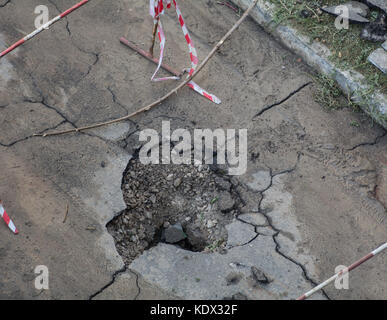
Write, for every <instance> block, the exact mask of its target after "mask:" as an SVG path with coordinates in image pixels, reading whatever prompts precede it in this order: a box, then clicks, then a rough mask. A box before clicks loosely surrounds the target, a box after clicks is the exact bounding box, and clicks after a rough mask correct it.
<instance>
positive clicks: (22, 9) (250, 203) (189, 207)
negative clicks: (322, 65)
mask: <svg viewBox="0 0 387 320" xmlns="http://www.w3.org/2000/svg"><path fill="white" fill-rule="evenodd" d="M51 2H52V3H55V4H56V6H57V7H58V8H59V9H60V10H61V11H63V10H64V9H66V8H67V7H69V5H68V4H69V2H68V1H59V0H56V1H54V0H52V1H51ZM70 2H71V1H70ZM39 4H42V3H41V1H37V0H36V1H35V0H33V1H31V0H28V1H27V0H20V4H19V2H18V3H16V2H15V3H14V1H11V2H10V3H9V4H7V5H6V6H5V7H1V8H0V18H1V19H4V21H7V28H5V29H4V30H3V31H2V35H0V38H1V40H2V42H0V44H1V45H3V44H2V43H3V40H4V43H7V44H8V43H12V42H13V40H16V39H18V38H19V37H20V34H19V31H16V30H24V31H27V30H30V29H32V28H33V19H32V18H31V17H32V16H33V14H32V13H33V9H34V7H35V6H36V5H39ZM180 6H181V9H182V12H183V14H184V17H185V19H186V23H187V25H188V27H189V30H190V31H191V35H192V38H193V41H194V43H195V45H196V47H197V49H198V53H199V60H202V59H203V58H204V57H205V55H206V54H207V53H208V52H209V51H210V50H211V48H212V46H213V45H214V44H215V43H216V42H217V41H218V40H219V39H220V38H221V36H222V35H223V34H225V33H226V32H227V31H228V29H229V28H230V27H231V26H232V24H233V23H234V22H235V21H236V20H237V19H238V16H237V15H236V14H235V12H234V11H233V10H231V9H229V8H227V7H225V6H221V5H218V4H217V1H215V0H214V1H204V0H198V1H189V2H188V1H181V5H180ZM49 8H50V14H51V15H54V14H57V13H58V12H57V11H58V10H56V9H55V6H54V5H52V4H49ZM11 17H12V18H11ZM163 23H164V27H165V30H166V35H167V50H166V58H165V61H166V62H167V63H168V64H170V65H172V66H174V67H176V68H183V67H186V66H187V65H189V59H188V54H187V48H186V44H185V42H184V37H183V35H182V33H181V29H180V26H179V24H178V21H177V18H176V14H175V13H174V12H173V11H168V12H167V13H166V15H165V16H164V17H163ZM151 30H152V21H151V18H150V17H149V15H148V3H146V2H139V1H134V0H127V1H123V0H121V1H114V3H113V2H108V1H101V0H94V1H90V2H89V4H87V5H86V6H84V7H83V8H82V9H80V10H79V11H77V12H76V13H74V14H72V15H70V16H69V17H68V18H67V19H66V20H65V21H62V22H58V24H56V25H55V26H53V27H51V28H50V30H47V31H45V32H44V33H42V34H41V35H39V36H38V37H37V38H35V39H34V40H31V41H30V42H28V43H26V44H25V45H23V46H21V47H20V48H19V49H18V50H17V51H16V52H15V53H13V54H11V55H8V56H7V57H6V59H5V60H3V59H2V60H1V63H0V68H1V71H2V72H0V89H1V91H0V106H1V108H0V109H1V112H0V122H1V123H2V124H3V126H4V130H3V131H2V134H1V135H0V150H1V154H0V155H1V159H2V162H3V163H5V164H6V165H4V166H2V167H1V168H0V173H1V176H3V177H6V178H5V179H4V181H3V182H2V183H1V184H0V194H1V197H2V200H3V201H5V202H6V204H7V207H6V208H7V211H9V212H10V213H13V219H14V220H15V222H16V223H17V224H18V225H21V227H20V228H21V232H20V235H19V236H18V238H16V240H15V238H13V237H12V236H11V235H8V233H6V232H5V231H6V229H2V230H1V233H0V236H1V240H2V243H4V244H5V245H4V248H3V249H6V250H9V251H8V253H7V254H6V256H5V258H2V259H5V261H4V263H3V261H2V265H4V266H5V267H4V268H2V270H1V271H0V273H1V274H0V276H1V277H0V278H1V279H6V281H4V282H3V283H1V284H2V285H3V287H2V294H3V295H2V297H4V296H6V297H22V298H29V297H35V295H36V292H35V291H34V289H33V285H32V284H31V283H29V282H28V283H24V282H22V281H21V280H20V274H27V275H30V272H31V270H33V268H34V267H35V266H36V265H38V264H44V263H47V264H50V272H51V270H52V274H55V279H54V281H56V283H55V285H53V286H52V289H51V290H50V292H43V293H42V294H41V295H40V296H39V298H73V297H74V292H76V293H77V294H78V296H77V297H78V298H88V297H90V296H93V295H94V294H95V292H103V291H104V290H105V289H106V288H108V287H110V285H111V284H112V283H114V282H115V281H118V279H120V277H116V276H117V275H118V274H120V273H122V272H124V271H122V270H124V269H123V265H122V260H121V257H120V256H119V255H118V253H119V254H121V255H122V258H123V259H124V261H125V263H126V265H127V266H128V265H130V262H131V261H133V259H134V258H136V257H138V256H139V255H141V253H143V254H144V253H146V252H149V251H150V250H148V249H150V248H151V247H152V246H155V245H156V244H157V242H158V241H160V240H161V237H160V230H161V229H163V228H164V226H165V223H166V222H168V223H169V224H173V223H176V222H180V223H181V224H182V225H183V228H184V231H185V232H186V233H187V235H188V240H187V242H185V243H180V244H179V245H180V246H181V247H184V248H185V249H189V250H193V251H196V252H195V253H198V252H197V251H200V252H201V253H204V254H206V255H207V256H206V257H212V255H213V254H214V255H215V254H217V252H214V251H219V252H221V253H222V257H223V256H225V255H227V252H225V250H226V251H227V250H228V249H227V248H225V242H226V241H227V240H228V234H227V232H226V225H228V224H229V223H230V222H231V221H232V220H233V219H235V218H236V219H239V218H240V216H241V215H242V214H254V215H257V216H259V217H260V220H263V221H264V223H263V224H262V225H261V223H256V224H253V225H254V230H255V233H256V234H257V241H256V242H257V243H258V244H261V245H266V244H267V246H266V247H265V248H262V247H261V249H262V252H264V253H265V254H266V253H267V255H266V256H265V259H263V260H264V262H265V267H266V268H267V269H269V270H265V272H264V273H265V274H266V275H267V276H268V277H269V276H270V281H271V280H273V282H270V284H269V287H268V289H267V290H268V291H270V290H271V289H270V285H273V284H275V283H276V281H279V280H282V278H281V277H282V276H283V275H286V274H287V268H284V269H279V268H280V266H289V265H291V266H292V270H298V271H299V273H296V272H294V273H293V274H294V275H298V274H300V276H299V279H298V278H297V279H286V281H285V283H281V286H283V289H281V290H282V291H281V292H280V294H282V296H281V295H279V296H280V297H285V295H283V294H284V293H285V292H290V291H289V289H288V288H287V287H292V288H293V290H292V292H294V294H296V292H297V291H299V290H298V289H297V285H298V282H297V281H302V284H305V282H306V283H308V284H309V285H310V286H311V285H312V284H313V283H317V282H320V281H323V280H325V279H326V278H328V277H330V276H331V275H332V274H333V272H334V270H335V267H336V266H337V265H339V264H349V263H351V262H353V261H355V260H357V259H359V258H360V257H362V256H363V255H365V254H367V253H368V252H370V251H371V250H373V249H375V248H376V246H377V245H379V244H381V243H382V242H385V241H386V219H385V217H386V208H385V207H386V203H387V195H386V191H385V190H386V187H385V186H386V184H387V183H386V181H387V178H386V177H387V176H386V174H387V171H386V159H387V153H386V150H387V135H386V131H385V130H383V129H382V128H380V127H378V126H377V125H375V124H373V123H372V121H370V120H369V118H368V117H367V116H365V115H363V114H361V113H354V112H352V111H351V110H349V109H340V110H334V111H328V110H326V109H324V108H323V107H322V106H321V105H320V104H318V103H316V102H315V101H314V93H315V85H314V84H313V83H311V82H312V77H311V73H312V72H311V70H310V69H309V68H308V67H307V66H306V65H305V64H303V63H302V61H300V60H299V58H298V57H297V56H296V55H294V54H292V53H291V52H289V51H287V50H285V49H284V48H283V47H282V46H281V45H279V44H278V43H277V42H276V41H275V40H274V39H272V38H271V37H270V36H268V35H267V34H266V33H265V32H264V31H263V30H262V29H261V28H260V27H259V26H257V24H255V23H254V22H253V21H252V19H247V21H246V22H245V23H244V24H243V25H242V26H241V27H240V29H239V30H238V31H236V32H235V33H234V34H233V36H232V37H231V38H230V39H229V40H228V41H227V42H226V43H225V44H224V46H223V47H222V49H221V50H220V51H219V53H218V54H216V55H215V56H214V57H213V58H212V59H211V61H210V62H209V64H208V65H207V66H206V67H205V69H204V70H203V72H202V73H200V74H199V75H198V77H197V78H196V82H197V83H198V84H200V85H201V86H202V87H203V88H205V89H207V90H208V91H210V92H211V93H213V94H216V95H217V96H218V97H219V98H220V99H221V100H222V104H221V105H219V106H218V105H214V104H212V103H210V102H209V101H207V100H206V99H204V98H202V97H201V96H199V95H198V94H196V93H194V92H192V91H191V90H189V89H188V88H185V89H182V90H181V91H180V92H179V93H178V94H177V95H174V96H173V97H171V98H170V99H168V100H167V101H166V102H164V103H162V104H161V105H159V106H157V108H155V109H153V110H152V111H150V112H147V113H144V114H142V115H141V116H138V117H136V118H134V119H132V120H131V121H127V122H124V123H123V127H124V128H126V129H124V130H121V129H120V128H121V127H109V128H101V129H98V130H93V131H88V132H85V133H78V134H72V135H66V136H58V137H54V138H42V137H34V136H33V134H34V133H36V132H47V131H50V130H56V129H65V128H67V129H69V128H74V127H79V126H82V125H86V124H92V123H94V122H99V121H104V120H109V119H112V118H116V117H120V116H124V115H127V114H128V113H131V112H134V111H136V110H137V109H139V108H140V107H142V106H144V105H145V104H147V103H150V102H152V101H154V100H156V99H157V98H159V97H160V96H162V95H163V94H164V93H166V92H168V91H169V90H170V89H171V88H174V87H175V86H176V85H177V83H176V82H173V81H172V82H159V83H152V82H151V81H150V77H151V75H152V72H153V71H154V70H155V65H154V64H152V63H150V62H148V61H146V60H144V59H143V58H141V57H139V56H138V55H137V54H135V53H133V52H132V51H130V50H129V49H127V48H126V47H124V46H122V45H121V44H120V43H119V38H120V37H121V36H125V37H127V38H128V39H130V40H132V41H134V42H136V43H137V44H139V45H141V46H142V47H143V48H147V47H148V45H149V41H150V37H151ZM156 52H157V50H156ZM3 75H5V76H3ZM257 114H259V115H258V116H256V115H257ZM162 120H168V121H170V123H171V127H172V129H176V128H187V129H193V128H209V129H216V128H234V129H243V128H246V129H247V130H248V169H247V172H246V174H244V175H242V176H239V177H234V178H230V177H226V176H224V175H223V174H219V172H216V171H215V172H214V171H213V170H211V169H209V168H208V167H207V166H203V167H201V168H200V169H199V167H196V166H194V165H186V166H174V165H170V166H163V165H153V166H144V165H142V164H141V163H139V162H138V159H137V158H136V157H135V156H134V158H132V160H130V161H129V163H127V161H128V159H129V157H130V155H132V156H133V155H135V154H136V150H138V149H139V147H140V145H139V139H138V133H139V132H140V131H141V130H143V129H147V128H152V129H155V130H157V131H160V129H161V121H162ZM355 122H356V123H357V124H358V125H357V126H356V127H355V126H352V125H351V123H355ZM125 126H126V127H125ZM110 130H111V131H112V132H113V133H114V136H115V137H119V138H117V139H108V138H106V136H107V134H106V133H107V132H109V131H110ZM115 130H116V131H115ZM112 140H114V141H112ZM117 150H119V151H117ZM125 167H126V170H125ZM112 172H113V173H114V174H112ZM260 172H266V173H267V175H268V176H269V182H268V184H267V185H265V187H264V188H263V189H260V190H253V189H251V187H249V185H251V178H252V177H261V175H260V174H259V173H260ZM26 173H27V174H26ZM171 174H173V179H167V178H168V176H170V175H171ZM189 175H191V176H189ZM201 175H202V176H201ZM26 177H27V178H28V181H27V182H28V183H26ZM178 178H181V184H180V185H179V184H178V183H176V185H177V187H175V182H176V180H177V179H178ZM121 179H122V180H121ZM229 185H230V190H228V186H229ZM36 186H39V188H36ZM120 186H121V187H122V193H123V196H124V199H125V203H123V201H122V193H121V190H120ZM127 186H128V187H127ZM152 189H158V191H159V192H151V190H152ZM188 189H189V190H188ZM46 190H49V191H46ZM185 190H187V191H185ZM222 197H223V198H224V199H225V203H228V204H229V203H232V202H234V203H235V207H234V208H233V206H229V205H227V206H228V207H229V208H227V206H226V208H224V207H222V208H224V209H223V210H224V211H225V212H222V211H221V210H220V206H221V205H222V201H219V200H221V199H222ZM216 198H218V200H215V199H216ZM230 199H231V200H230ZM67 202H69V203H70V210H69V215H68V219H67V222H66V224H64V223H63V215H64V212H65V210H66V203H67ZM125 205H126V206H127V209H124V208H125ZM123 209H124V210H123ZM227 209H230V210H227ZM122 210H123V211H122ZM202 213H203V219H201V217H202V215H201V214H202ZM114 215H116V216H115V217H114V219H113V216H114ZM187 218H190V220H189V221H186V219H187ZM214 220H216V221H217V223H216V224H215V223H214ZM29 221H30V222H31V225H32V227H28V229H27V227H23V223H25V224H26V226H27V223H29ZM108 221H110V223H108V229H109V231H110V232H111V233H112V234H113V235H114V238H115V240H116V248H117V251H118V253H117V251H116V250H115V248H114V243H113V239H112V237H111V235H110V234H109V233H108V232H107V230H106V223H107V222H108ZM208 221H211V222H210V225H214V224H215V226H213V227H211V228H208V225H209V224H208ZM90 225H92V226H93V228H94V229H93V230H94V231H90ZM249 226H251V224H249ZM118 230H122V233H120V232H119V231H118ZM118 234H119V235H118ZM47 239H49V240H50V241H47ZM262 239H264V241H262V242H259V241H260V240H262ZM109 241H110V242H109ZM156 247H157V246H156ZM156 247H152V248H151V249H155V248H156ZM240 248H244V249H249V250H250V247H249V245H245V246H240ZM236 249H238V248H236ZM253 249H254V248H253ZM253 249H251V251H246V252H248V255H249V256H254V250H253ZM257 250H258V249H257ZM228 251H229V252H230V251H232V250H228ZM11 252H12V254H10V253H11ZM234 252H235V251H234ZM191 253H192V252H191ZM201 253H198V254H201ZM258 253H259V252H258ZM272 257H275V259H276V260H271V259H272ZM237 258H238V257H235V259H236V260H237ZM243 258H246V257H245V256H244V257H243ZM240 259H241V260H242V257H241V258H240ZM246 259H247V258H246ZM273 259H274V258H273ZM285 260H286V264H285V263H282V262H283V261H285ZM20 261H22V262H23V263H20ZM69 261H70V262H69ZM224 261H226V259H225V260H224ZM237 262H240V263H241V264H243V263H244V261H237ZM277 262H278V263H277ZM190 263H192V265H193V264H194V262H190ZM386 263H387V261H386V256H385V255H380V256H379V257H378V258H377V259H373V260H371V261H369V262H367V264H365V265H364V266H362V267H361V268H359V269H357V270H356V272H354V273H353V275H351V290H345V291H343V290H341V291H339V290H336V289H335V288H334V287H330V288H328V289H327V294H328V296H329V297H330V298H331V299H380V298H382V299H385V298H386V297H387V296H386V294H387V293H386V292H387V291H386V288H387V283H386V279H387V277H386V270H385V269H383V266H385V265H386ZM249 270H250V269H249ZM172 271H173V270H172ZM185 272H186V271H185ZM172 273H173V272H172ZM219 274H220V276H226V275H227V274H228V272H224V274H223V273H219ZM273 274H274V275H275V276H272V275H273ZM116 279H117V280H116ZM217 279H218V278H215V277H214V278H212V279H211V281H212V283H211V282H208V283H205V282H204V281H202V282H200V283H194V284H195V286H197V287H195V286H191V287H192V291H194V290H196V292H195V294H199V293H201V292H205V289H206V287H205V286H207V287H208V286H211V287H212V285H214V287H216V286H215V285H216V284H217V283H215V282H217V281H219V283H220V282H222V281H224V280H225V279H224V278H219V279H220V280H217ZM132 280H133V279H132V278H131V281H129V282H130V283H132V282H133V283H136V281H132ZM243 281H244V280H243V279H241V280H240V281H239V282H238V284H236V285H240V284H243ZM224 282H225V281H224ZM222 283H223V282H222ZM225 283H226V282H225ZM209 284H210V285H209ZM134 285H135V284H134ZM157 285H159V284H158V283H156V281H155V282H152V283H151V287H156V286H157ZM200 286H202V287H200ZM229 287H232V286H229ZM101 288H102V289H101ZM112 288H113V287H112ZM135 289H137V288H135ZM164 289H165V290H167V289H168V288H164ZM251 290H253V289H251ZM254 290H255V291H254V294H253V297H258V298H259V297H260V294H264V293H263V292H262V291H259V290H258V289H254ZM278 290H279V289H278ZM139 291H141V290H140V289H139ZM106 292H108V291H106ZM136 292H137V291H136ZM238 292H241V291H240V289H238ZM181 293H182V295H183V294H184V293H185V291H181ZM234 293H235V294H237V292H234ZM234 293H231V294H230V297H231V296H232V295H233V294H234ZM277 293H278V292H277ZM297 293H298V292H297ZM302 293H303V292H299V294H302ZM190 294H192V292H190ZM192 295H193V294H192ZM123 296H124V297H125V295H123ZM134 296H136V295H134ZM193 296H195V297H197V295H193ZM239 296H243V297H247V298H251V296H250V295H249V293H248V292H244V293H241V294H240V295H239ZM142 297H144V298H146V296H142ZM286 297H288V296H286Z"/></svg>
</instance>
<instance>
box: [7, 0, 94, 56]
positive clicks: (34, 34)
mask: <svg viewBox="0 0 387 320" xmlns="http://www.w3.org/2000/svg"><path fill="white" fill-rule="evenodd" d="M87 2H89V0H82V1H81V2H79V3H78V4H76V5H74V6H73V7H71V8H70V9H68V10H66V11H65V12H63V13H61V14H60V15H58V16H56V17H55V18H54V19H52V20H50V21H48V22H47V23H45V24H44V25H42V26H41V27H40V28H38V29H36V30H35V31H34V32H32V33H30V34H28V35H26V36H25V37H24V38H22V39H20V40H19V41H17V42H16V43H14V44H13V45H12V46H10V47H9V48H8V49H6V50H4V51H3V52H1V53H0V58H1V57H4V56H5V55H6V54H8V53H10V52H11V51H13V50H15V49H16V48H17V47H19V46H21V45H22V44H23V43H24V42H26V41H28V40H30V39H32V38H33V37H35V36H36V35H37V34H39V33H40V32H42V31H44V30H47V29H48V28H49V27H50V26H51V25H52V24H54V23H55V22H57V21H59V20H60V19H62V18H64V17H66V16H67V15H69V14H70V13H71V12H73V11H74V10H76V9H78V8H80V7H81V6H83V5H84V4H86V3H87Z"/></svg>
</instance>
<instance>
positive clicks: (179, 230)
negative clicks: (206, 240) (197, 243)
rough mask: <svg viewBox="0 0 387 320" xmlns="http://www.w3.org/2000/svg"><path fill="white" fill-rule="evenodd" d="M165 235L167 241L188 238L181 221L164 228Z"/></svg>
mask: <svg viewBox="0 0 387 320" xmlns="http://www.w3.org/2000/svg"><path fill="white" fill-rule="evenodd" d="M164 237H165V242H166V243H177V242H179V241H181V240H184V239H185V238H187V235H186V234H185V233H184V231H183V227H182V225H181V224H180V223H176V224H174V225H172V226H169V227H168V228H167V229H165V230H164Z"/></svg>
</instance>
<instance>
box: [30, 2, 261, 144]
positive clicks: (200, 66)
mask: <svg viewBox="0 0 387 320" xmlns="http://www.w3.org/2000/svg"><path fill="white" fill-rule="evenodd" d="M257 2H258V0H254V1H253V3H252V4H251V6H250V7H249V8H248V9H247V10H246V11H245V13H244V14H243V16H242V17H241V18H240V19H239V20H238V21H237V22H236V23H235V25H234V26H233V27H232V28H231V29H230V30H229V31H228V32H227V33H226V34H225V35H224V37H223V38H222V39H221V40H220V41H219V42H218V43H217V44H216V46H215V47H214V48H213V49H212V50H211V52H210V53H209V54H208V56H207V57H206V58H205V59H204V60H203V62H202V63H201V64H200V65H199V67H198V68H197V69H196V72H194V73H193V74H192V75H191V76H189V77H188V78H187V79H186V80H185V81H183V82H182V83H181V84H180V85H178V86H177V87H176V88H175V89H173V90H172V91H170V92H169V93H167V94H166V95H164V96H163V97H161V98H160V99H158V100H156V101H155V102H152V103H151V104H149V105H147V106H145V107H143V108H141V109H139V110H137V111H135V112H133V113H131V114H129V115H127V116H125V117H121V118H117V119H114V120H110V121H106V122H101V123H97V124H93V125H89V126H85V127H81V128H75V129H70V130H64V131H57V132H51V133H44V134H35V135H34V136H40V137H48V136H57V135H61V134H67V133H72V132H80V131H84V130H88V129H94V128H99V127H103V126H107V125H110V124H113V123H117V122H121V121H125V120H128V119H131V118H133V117H135V116H137V115H139V114H141V113H144V112H146V111H149V110H150V109H152V108H154V107H156V106H157V105H159V104H160V103H162V102H163V101H165V100H167V99H168V98H169V97H170V96H172V95H173V94H175V93H177V91H179V90H180V89H181V88H183V87H184V86H186V85H187V84H188V82H190V81H191V80H192V79H193V78H194V77H195V76H196V75H197V74H198V73H199V72H200V71H201V70H202V69H203V67H204V66H205V65H206V64H207V62H208V61H209V60H210V59H211V58H212V56H213V55H214V54H215V53H216V51H217V50H218V49H219V48H220V47H221V46H222V45H223V43H224V42H225V41H226V40H227V39H228V38H229V37H230V36H231V34H232V33H233V32H234V31H235V30H236V29H237V28H238V27H239V26H240V25H241V24H242V22H243V21H244V20H245V19H246V17H247V16H248V15H249V13H250V11H251V10H252V9H253V8H254V7H255V5H256V4H257Z"/></svg>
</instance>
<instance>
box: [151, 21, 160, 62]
mask: <svg viewBox="0 0 387 320" xmlns="http://www.w3.org/2000/svg"><path fill="white" fill-rule="evenodd" d="M158 26H159V20H158V19H157V22H156V23H155V24H154V25H153V32H152V44H151V47H150V48H149V53H150V55H151V56H152V57H153V48H154V46H155V41H156V33H157V28H158Z"/></svg>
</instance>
